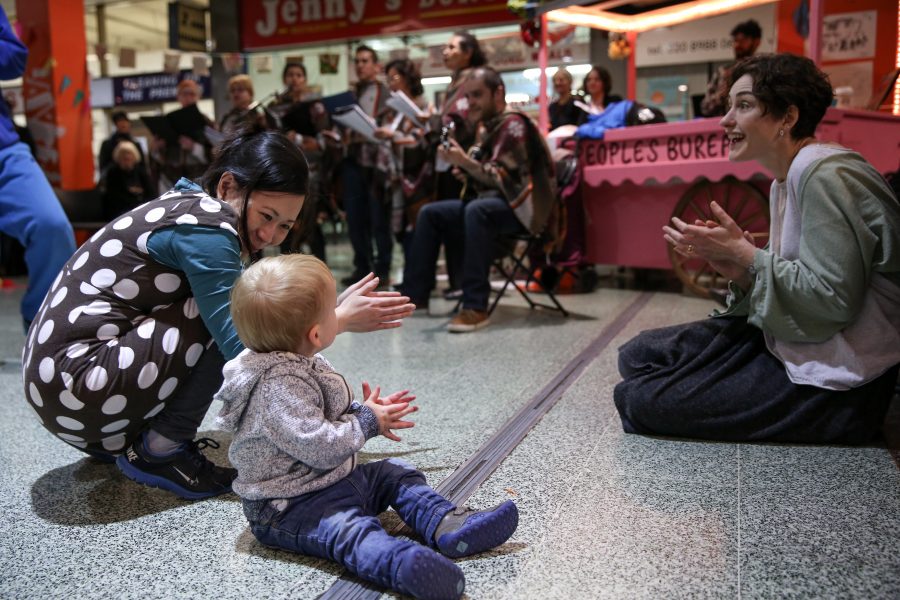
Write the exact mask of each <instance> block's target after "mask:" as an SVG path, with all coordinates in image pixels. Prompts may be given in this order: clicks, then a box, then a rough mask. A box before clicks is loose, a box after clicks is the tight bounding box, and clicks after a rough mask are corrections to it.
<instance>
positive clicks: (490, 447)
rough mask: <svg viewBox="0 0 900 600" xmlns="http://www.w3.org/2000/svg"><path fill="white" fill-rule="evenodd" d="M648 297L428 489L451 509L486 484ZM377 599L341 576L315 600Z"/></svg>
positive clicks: (374, 591) (370, 588)
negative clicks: (451, 471)
mask: <svg viewBox="0 0 900 600" xmlns="http://www.w3.org/2000/svg"><path fill="white" fill-rule="evenodd" d="M652 296H653V292H643V293H641V294H640V295H639V296H638V297H637V298H635V300H634V301H633V302H632V303H631V304H629V305H628V307H627V308H625V310H623V311H622V312H621V313H619V315H618V316H617V317H616V318H615V319H614V320H613V321H612V323H610V324H609V325H607V326H606V327H605V328H604V329H603V331H602V332H600V335H599V336H597V338H596V339H595V340H594V341H593V342H591V343H590V344H588V346H587V347H586V348H585V349H584V350H582V351H581V352H580V353H579V354H578V355H577V356H576V357H575V358H573V359H572V360H571V361H569V363H568V364H567V365H566V366H565V367H563V368H562V370H561V371H560V372H559V374H557V375H556V377H554V378H553V379H552V380H551V381H550V383H548V384H547V385H545V386H544V387H543V388H542V389H541V391H539V392H538V393H537V394H535V395H534V396H532V398H531V400H529V401H528V403H527V404H526V405H525V406H523V407H522V408H520V409H519V410H518V412H516V414H514V415H513V416H512V417H510V418H509V419H508V420H507V421H506V422H505V423H504V424H503V425H502V426H501V427H500V428H499V429H498V430H497V432H496V433H494V435H492V436H491V437H490V439H488V440H487V441H486V442H485V443H484V444H482V445H481V448H479V449H478V450H477V451H476V452H475V453H474V454H473V455H472V456H471V457H469V459H468V460H467V461H466V462H464V463H463V464H462V465H460V466H459V467H458V468H457V469H456V470H455V471H453V473H451V474H450V475H449V476H448V477H447V478H446V479H444V480H443V481H441V482H440V483H439V484H438V485H437V486H435V488H434V489H435V490H437V491H438V492H439V493H440V494H441V495H442V496H444V497H445V498H447V499H448V500H449V501H450V502H452V503H453V504H456V505H461V504H463V503H464V502H465V501H466V500H467V499H468V498H469V496H471V495H472V493H473V492H474V491H475V490H476V489H478V487H479V486H480V485H481V484H482V483H484V482H485V481H487V479H488V477H490V476H491V474H492V473H493V472H494V471H495V470H496V469H497V467H498V466H500V463H501V462H503V459H505V458H506V457H507V456H509V454H510V453H511V452H512V451H513V449H514V448H515V447H516V446H518V445H519V443H520V442H521V441H522V440H523V439H524V438H525V436H526V435H527V434H528V432H529V431H531V429H532V428H533V427H534V426H535V425H536V424H537V423H538V421H540V420H541V418H542V417H543V416H544V415H545V414H547V413H548V412H549V411H550V409H551V408H553V406H554V405H555V404H556V402H557V401H558V400H559V399H560V398H561V397H562V395H563V393H565V391H566V390H567V389H568V388H569V386H570V385H572V384H573V383H574V382H575V381H576V380H577V379H578V377H580V376H581V373H582V372H583V371H584V370H585V368H587V366H588V365H589V364H590V363H591V362H592V361H593V360H594V359H595V358H597V356H599V354H600V353H601V352H602V351H603V350H604V349H605V348H606V347H607V346H608V345H609V343H610V342H611V341H612V340H613V338H615V337H616V336H617V335H618V334H619V332H621V331H622V329H624V328H625V326H626V325H627V324H628V323H629V322H630V321H631V320H632V319H633V318H634V317H635V315H637V313H638V312H640V310H641V309H642V308H644V306H645V305H646V304H647V302H649V301H650V298H651V297H652ZM403 529H406V526H405V525H404V526H400V527H397V529H396V530H394V531H391V533H392V534H395V533H397V532H399V531H402V530H403ZM383 593H384V590H382V589H380V588H378V587H377V586H375V585H373V584H370V583H367V582H364V581H362V580H361V579H359V578H357V577H355V576H354V575H351V574H350V573H347V572H344V575H342V576H341V578H340V579H338V580H337V581H336V582H335V583H334V585H332V586H331V587H330V588H328V589H327V590H325V591H324V592H323V593H322V594H321V595H320V596H319V597H318V600H375V599H377V598H380V597H381V595H382V594H383Z"/></svg>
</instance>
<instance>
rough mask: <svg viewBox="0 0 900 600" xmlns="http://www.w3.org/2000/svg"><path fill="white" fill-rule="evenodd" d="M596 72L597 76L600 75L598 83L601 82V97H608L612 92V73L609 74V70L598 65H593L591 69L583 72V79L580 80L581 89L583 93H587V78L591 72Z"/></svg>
mask: <svg viewBox="0 0 900 600" xmlns="http://www.w3.org/2000/svg"><path fill="white" fill-rule="evenodd" d="M595 71H596V72H597V76H598V77H600V83H602V84H603V97H604V98H608V97H609V95H610V92H612V75H610V74H609V71H607V70H606V69H604V68H603V67H601V66H600V65H594V66H592V67H591V70H590V71H588V72H587V73H585V74H584V80H583V81H582V82H581V89H582V91H583V92H584V93H585V95H587V94H588V91H587V80H588V77H590V75H591V73H593V72H595Z"/></svg>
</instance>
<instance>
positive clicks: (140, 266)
mask: <svg viewBox="0 0 900 600" xmlns="http://www.w3.org/2000/svg"><path fill="white" fill-rule="evenodd" d="M143 268H144V265H143V264H140V265H138V266H136V267H135V268H133V269H132V270H131V272H132V273H134V272H135V271H140V270H141V269H143Z"/></svg>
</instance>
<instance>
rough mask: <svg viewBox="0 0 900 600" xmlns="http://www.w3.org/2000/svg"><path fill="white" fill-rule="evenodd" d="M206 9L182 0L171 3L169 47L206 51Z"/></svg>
mask: <svg viewBox="0 0 900 600" xmlns="http://www.w3.org/2000/svg"><path fill="white" fill-rule="evenodd" d="M206 37H207V36H206V11H205V10H204V9H202V8H196V7H193V6H186V5H184V4H181V3H180V2H170V3H169V48H173V49H175V50H186V51H189V52H206Z"/></svg>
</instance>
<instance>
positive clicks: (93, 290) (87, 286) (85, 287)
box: [78, 281, 100, 296]
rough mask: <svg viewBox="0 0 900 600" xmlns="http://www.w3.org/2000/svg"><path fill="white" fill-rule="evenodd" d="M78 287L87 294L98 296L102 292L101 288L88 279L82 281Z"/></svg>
mask: <svg viewBox="0 0 900 600" xmlns="http://www.w3.org/2000/svg"><path fill="white" fill-rule="evenodd" d="M78 289H79V290H81V293H82V294H84V295H85V296H96V295H97V294H99V293H100V290H98V289H97V288H95V287H94V286H92V285H91V284H89V283H88V282H87V281H82V282H81V285H80V286H78Z"/></svg>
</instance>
